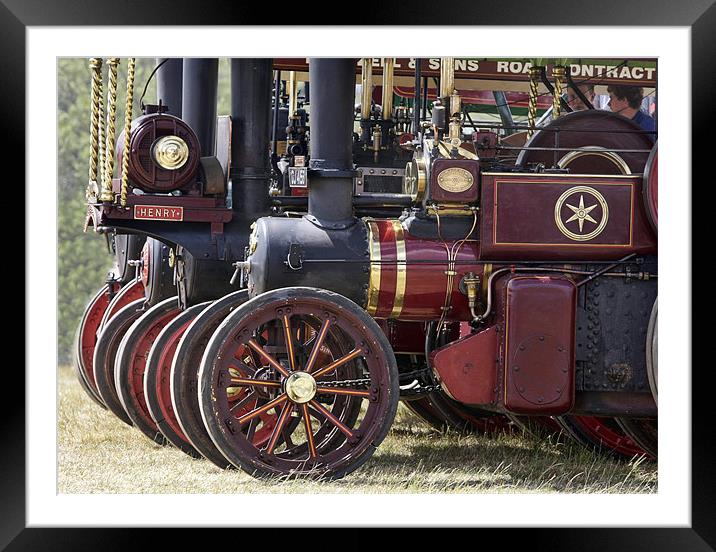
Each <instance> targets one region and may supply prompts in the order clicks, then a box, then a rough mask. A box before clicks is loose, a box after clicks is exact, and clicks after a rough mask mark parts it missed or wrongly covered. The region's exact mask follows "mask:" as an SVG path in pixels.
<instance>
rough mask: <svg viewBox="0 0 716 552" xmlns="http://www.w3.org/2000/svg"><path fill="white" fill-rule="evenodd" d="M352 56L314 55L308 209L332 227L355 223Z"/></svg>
mask: <svg viewBox="0 0 716 552" xmlns="http://www.w3.org/2000/svg"><path fill="white" fill-rule="evenodd" d="M355 63H356V60H355V59H353V58H311V59H310V60H309V75H310V77H309V78H310V81H311V83H312V85H313V86H312V96H313V97H312V102H311V107H312V109H311V144H310V149H311V160H310V162H309V169H310V170H309V194H308V213H309V215H310V216H312V217H313V219H314V222H317V223H319V224H320V225H322V226H326V227H329V228H341V227H346V226H348V225H350V224H352V223H353V221H354V219H353V204H352V199H353V176H354V172H353V151H352V145H353V138H352V137H353V106H354V104H353V102H354V98H355Z"/></svg>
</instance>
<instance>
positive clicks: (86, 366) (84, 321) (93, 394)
mask: <svg viewBox="0 0 716 552" xmlns="http://www.w3.org/2000/svg"><path fill="white" fill-rule="evenodd" d="M118 289H119V285H118V284H116V283H114V282H113V283H110V284H105V285H104V286H102V288H101V289H100V290H99V291H98V292H97V293H95V295H94V297H92V299H90V301H89V303H87V306H86V307H85V310H84V313H82V318H80V325H79V327H78V328H77V335H76V338H75V354H74V360H75V370H76V372H77V377H78V379H79V380H80V384H81V385H82V388H83V389H84V390H85V391H86V392H87V394H88V395H89V396H90V398H91V399H92V400H93V401H95V402H96V403H97V404H98V405H100V406H101V407H102V408H107V407H106V406H105V404H104V401H103V400H102V397H101V396H100V394H99V391H98V390H97V385H96V384H95V381H94V365H93V360H94V348H95V345H96V344H97V333H98V332H99V329H100V327H101V323H102V317H103V315H104V313H105V312H106V310H107V307H108V306H109V302H110V298H111V297H110V296H111V295H112V294H114V293H116V292H117V290H118Z"/></svg>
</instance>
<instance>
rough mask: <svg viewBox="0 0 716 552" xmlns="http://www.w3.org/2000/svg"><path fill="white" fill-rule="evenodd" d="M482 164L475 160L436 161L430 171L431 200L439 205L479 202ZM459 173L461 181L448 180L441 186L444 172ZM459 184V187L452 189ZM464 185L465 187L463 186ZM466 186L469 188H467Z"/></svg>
mask: <svg viewBox="0 0 716 552" xmlns="http://www.w3.org/2000/svg"><path fill="white" fill-rule="evenodd" d="M479 166H480V164H479V163H478V162H477V161H475V160H473V159H436V160H435V161H434V162H433V166H432V169H431V171H430V173H431V175H430V193H429V195H430V199H431V200H433V201H436V202H438V203H472V202H473V201H476V200H477V182H478V180H477V173H478V170H479ZM450 169H452V170H453V171H459V172H460V173H461V175H460V177H459V179H457V180H456V179H454V178H447V182H446V183H443V184H442V186H441V180H442V179H441V175H443V174H448V173H444V171H450ZM453 182H457V183H458V184H459V187H458V188H457V189H452V188H453V186H454V184H453ZM463 184H464V186H463ZM465 186H467V187H466V188H465Z"/></svg>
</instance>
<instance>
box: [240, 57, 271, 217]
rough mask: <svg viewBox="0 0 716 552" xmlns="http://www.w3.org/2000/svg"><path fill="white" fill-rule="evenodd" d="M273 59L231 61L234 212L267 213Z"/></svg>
mask: <svg viewBox="0 0 716 552" xmlns="http://www.w3.org/2000/svg"><path fill="white" fill-rule="evenodd" d="M272 66H273V60H272V59H271V58H267V59H251V58H239V59H232V60H231V120H232V123H231V182H232V192H231V196H232V205H233V208H234V210H235V211H238V212H240V213H242V214H244V215H245V216H246V218H251V219H254V218H256V217H257V216H261V215H264V214H268V212H269V208H270V203H269V201H270V200H269V196H268V173H269V138H270V133H269V130H270V112H271V87H272V84H273V83H272V76H273V70H272Z"/></svg>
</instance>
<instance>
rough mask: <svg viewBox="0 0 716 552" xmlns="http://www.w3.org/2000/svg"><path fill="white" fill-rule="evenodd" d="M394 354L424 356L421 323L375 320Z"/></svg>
mask: <svg viewBox="0 0 716 552" xmlns="http://www.w3.org/2000/svg"><path fill="white" fill-rule="evenodd" d="M376 322H378V325H379V326H380V329H381V330H383V333H384V334H385V335H386V337H387V338H388V341H390V346H391V347H392V348H393V352H394V353H396V354H418V355H422V354H425V326H424V324H423V323H422V322H405V321H403V320H376Z"/></svg>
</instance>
